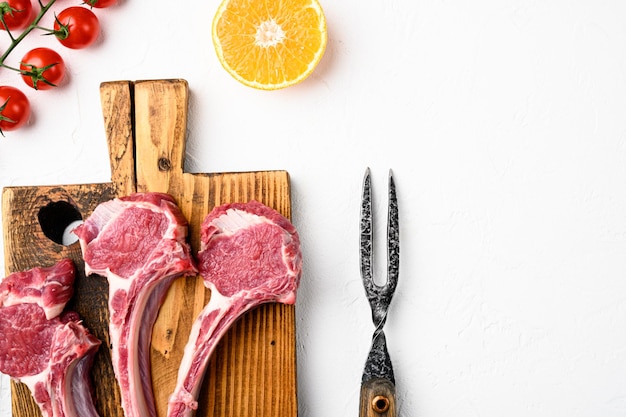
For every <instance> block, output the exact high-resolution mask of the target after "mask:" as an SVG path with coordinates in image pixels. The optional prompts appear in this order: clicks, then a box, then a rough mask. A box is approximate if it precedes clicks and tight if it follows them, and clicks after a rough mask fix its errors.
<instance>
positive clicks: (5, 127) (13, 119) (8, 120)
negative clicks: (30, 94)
mask: <svg viewBox="0 0 626 417" xmlns="http://www.w3.org/2000/svg"><path fill="white" fill-rule="evenodd" d="M29 118H30V102H29V101H28V98H27V97H26V95H24V93H22V92H21V91H20V90H18V89H17V88H15V87H11V86H8V85H3V86H0V133H1V132H3V131H9V130H15V129H19V128H20V127H22V126H23V125H24V124H26V122H28V119H29Z"/></svg>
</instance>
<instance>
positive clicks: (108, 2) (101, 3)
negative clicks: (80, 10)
mask: <svg viewBox="0 0 626 417" xmlns="http://www.w3.org/2000/svg"><path fill="white" fill-rule="evenodd" d="M83 3H85V4H88V5H89V6H91V7H95V8H97V9H103V8H105V7H109V6H113V5H114V4H117V0H84V1H83Z"/></svg>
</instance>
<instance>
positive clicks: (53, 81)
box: [20, 48, 65, 90]
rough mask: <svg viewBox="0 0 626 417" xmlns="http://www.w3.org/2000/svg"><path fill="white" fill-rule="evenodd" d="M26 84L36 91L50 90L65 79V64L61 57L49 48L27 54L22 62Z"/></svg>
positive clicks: (22, 73)
mask: <svg viewBox="0 0 626 417" xmlns="http://www.w3.org/2000/svg"><path fill="white" fill-rule="evenodd" d="M20 72H21V75H22V79H23V80H24V82H25V83H26V84H27V85H29V86H30V87H33V88H34V89H35V90H49V89H51V88H53V87H56V86H58V85H59V84H60V83H61V81H63V78H65V62H63V58H61V55H59V54H58V53H56V52H55V51H53V50H52V49H49V48H35V49H31V50H30V51H28V52H26V55H24V58H22V61H21V62H20Z"/></svg>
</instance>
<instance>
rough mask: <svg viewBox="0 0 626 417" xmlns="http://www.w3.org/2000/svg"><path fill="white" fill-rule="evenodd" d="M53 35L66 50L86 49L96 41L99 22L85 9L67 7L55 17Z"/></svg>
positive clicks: (98, 33)
mask: <svg viewBox="0 0 626 417" xmlns="http://www.w3.org/2000/svg"><path fill="white" fill-rule="evenodd" d="M54 34H55V36H56V37H57V39H58V40H59V42H61V44H62V45H64V46H66V47H68V48H71V49H81V48H86V47H87V46H89V45H91V44H92V43H94V42H95V41H96V39H98V35H100V22H99V21H98V18H97V17H96V15H95V14H94V13H93V12H92V11H91V10H89V9H87V8H85V7H80V6H74V7H68V8H67V9H65V10H63V11H62V12H61V13H59V15H58V16H57V17H56V19H55V22H54Z"/></svg>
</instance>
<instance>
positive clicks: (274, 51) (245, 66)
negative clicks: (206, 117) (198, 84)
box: [213, 0, 327, 90]
mask: <svg viewBox="0 0 626 417" xmlns="http://www.w3.org/2000/svg"><path fill="white" fill-rule="evenodd" d="M326 40H327V34H326V18H325V17H324V12H323V11H322V7H321V6H320V4H319V3H318V1H317V0H224V1H223V2H222V4H221V5H220V7H219V8H218V10H217V13H216V15H215V18H214V19H213V43H214V45H215V51H216V53H217V57H218V59H219V61H220V62H221V63H222V66H224V68H225V69H226V71H228V73H229V74H230V75H232V76H233V77H234V78H235V79H236V80H238V81H240V82H241V83H243V84H245V85H247V86H250V87H254V88H259V89H263V90H276V89H279V88H284V87H288V86H290V85H294V84H297V83H299V82H301V81H303V80H304V79H305V78H307V77H308V76H309V75H310V74H311V73H312V72H313V70H314V69H315V67H316V66H317V64H318V63H319V61H320V60H321V59H322V56H323V55H324V50H325V49H326Z"/></svg>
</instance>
